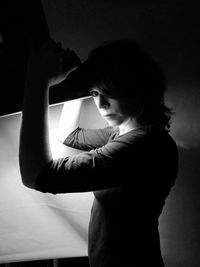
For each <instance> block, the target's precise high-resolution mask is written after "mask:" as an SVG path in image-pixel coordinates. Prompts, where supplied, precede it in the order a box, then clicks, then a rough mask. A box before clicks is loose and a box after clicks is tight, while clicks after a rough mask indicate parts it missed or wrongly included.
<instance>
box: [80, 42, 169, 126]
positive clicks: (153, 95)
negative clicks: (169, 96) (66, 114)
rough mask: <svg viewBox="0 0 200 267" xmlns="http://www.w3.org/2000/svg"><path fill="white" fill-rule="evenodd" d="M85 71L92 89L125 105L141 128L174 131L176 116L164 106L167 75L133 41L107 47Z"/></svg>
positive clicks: (90, 58)
mask: <svg viewBox="0 0 200 267" xmlns="http://www.w3.org/2000/svg"><path fill="white" fill-rule="evenodd" d="M83 69H84V72H85V74H84V75H85V77H87V81H88V86H89V88H92V87H97V88H99V89H100V90H102V91H103V92H104V93H106V94H108V95H109V96H110V97H113V98H116V99H120V100H121V101H124V102H125V103H126V104H127V108H128V110H129V111H130V113H131V114H132V115H133V116H134V117H136V119H137V121H138V122H139V123H140V124H141V125H143V126H145V125H154V124H157V125H160V126H164V127H165V128H166V129H169V128H170V118H171V115H172V113H173V112H172V111H171V109H170V108H168V107H167V106H166V105H165V103H164V93H165V91H166V82H165V77H164V74H163V71H162V69H161V67H160V66H159V64H158V63H157V62H156V61H155V60H154V59H153V58H152V57H151V56H150V55H149V54H148V53H147V52H146V51H145V49H144V48H143V47H142V46H141V45H139V44H138V43H136V42H135V41H133V40H118V41H112V42H109V43H104V44H103V45H101V46H99V47H97V48H95V49H94V50H93V51H92V52H91V53H90V54H89V56H88V58H87V60H86V61H85V62H84V63H83Z"/></svg>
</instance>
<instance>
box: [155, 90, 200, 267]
mask: <svg viewBox="0 0 200 267" xmlns="http://www.w3.org/2000/svg"><path fill="white" fill-rule="evenodd" d="M188 89H190V90H188ZM198 89H199V88H198V87H196V89H195V90H194V89H193V90H191V88H189V87H188V88H182V90H178V89H177V90H176V91H175V90H174V91H173V92H172V91H171V96H170V98H171V99H170V100H171V101H170V103H172V104H173V106H174V107H175V111H176V113H177V115H176V116H175V117H176V118H175V121H174V122H175V123H174V126H173V127H174V128H173V129H172V135H173V136H174V138H175V140H176V142H177V144H178V151H179V172H178V176H177V180H176V183H175V186H174V187H173V188H172V191H171V194H170V196H169V198H168V199H167V201H166V205H165V207H164V210H163V213H162V216H161V217H160V237H161V249H162V254H163V258H164V261H165V264H166V267H199V266H200V253H199V251H200V213H199V210H200V135H199V130H200V129H199V127H200V123H199V120H200V95H199V94H200V92H199V90H198Z"/></svg>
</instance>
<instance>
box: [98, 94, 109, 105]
mask: <svg viewBox="0 0 200 267" xmlns="http://www.w3.org/2000/svg"><path fill="white" fill-rule="evenodd" d="M95 102H96V105H97V107H98V108H99V109H108V108H109V106H110V104H109V101H108V99H107V98H106V97H105V96H103V95H101V94H99V95H98V96H97V97H96V99H95Z"/></svg>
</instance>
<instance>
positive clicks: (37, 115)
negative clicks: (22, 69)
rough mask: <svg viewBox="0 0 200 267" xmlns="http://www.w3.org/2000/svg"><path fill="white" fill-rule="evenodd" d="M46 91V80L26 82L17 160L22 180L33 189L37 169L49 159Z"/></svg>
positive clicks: (37, 172)
mask: <svg viewBox="0 0 200 267" xmlns="http://www.w3.org/2000/svg"><path fill="white" fill-rule="evenodd" d="M48 91H49V89H48V86H47V84H46V83H45V82H41V81H40V82H38V83H34V84H33V83H31V82H29V81H27V82H26V85H25V93H24V102H23V110H22V123H21V132H20V149H19V163H20V171H21V175H22V181H23V183H24V184H25V185H26V186H28V187H31V188H35V181H36V178H37V176H38V174H39V172H40V170H41V169H42V168H43V166H45V165H46V164H47V163H48V162H49V161H50V160H51V159H52V155H51V151H50V145H49V129H48V104H49V103H48V102H49V100H48Z"/></svg>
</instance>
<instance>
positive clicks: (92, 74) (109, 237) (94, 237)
mask: <svg viewBox="0 0 200 267" xmlns="http://www.w3.org/2000/svg"><path fill="white" fill-rule="evenodd" d="M63 59H64V60H65V67H63V64H62V63H63ZM72 71H73V74H74V77H75V79H78V80H79V82H80V83H81V84H82V88H83V89H84V90H87V91H88V93H89V92H90V94H91V96H92V97H93V98H94V101H95V103H96V106H97V108H98V110H99V112H100V114H101V115H102V116H103V117H104V118H105V119H106V121H107V122H108V127H106V128H104V129H95V130H91V129H81V128H80V127H79V125H78V117H79V112H80V109H81V101H79V104H77V109H76V113H75V114H71V115H72V116H73V117H74V119H73V121H71V120H70V121H69V122H68V121H66V125H67V126H69V127H68V129H70V131H71V132H67V133H66V135H67V136H66V138H65V139H64V144H66V145H68V146H71V147H74V148H78V149H81V150H84V151H83V152H82V153H80V154H78V155H76V156H67V155H66V157H65V158H61V159H57V160H53V159H52V155H51V151H50V147H49V133H48V92H49V87H50V86H52V85H54V84H56V83H58V82H60V81H62V80H63V79H65V78H66V76H67V75H68V74H69V73H70V72H72ZM165 90H166V85H165V79H164V75H163V72H162V70H161V69H160V67H159V65H158V64H157V63H156V62H155V61H154V60H153V59H152V58H151V57H150V56H149V55H148V54H147V53H146V51H145V50H144V49H143V48H142V47H141V46H139V45H138V44H137V43H136V42H134V41H132V40H120V41H113V42H110V43H105V44H103V45H102V46H100V47H98V48H96V49H94V50H93V51H92V53H91V54H90V55H89V56H88V59H87V60H86V61H85V62H84V63H83V64H80V60H79V58H78V57H77V56H76V54H75V53H74V52H73V51H72V50H69V49H68V50H67V51H65V50H64V49H62V47H60V45H59V44H56V43H55V42H53V41H50V42H48V43H46V44H45V45H44V46H43V47H42V48H41V49H40V51H39V52H37V53H36V52H32V55H31V57H30V61H29V66H28V72H27V80H26V86H25V94H24V105H23V112H22V115H23V116H22V124H21V134H20V150H19V161H20V170H21V175H22V181H23V183H24V184H25V185H26V186H28V187H30V188H33V189H36V190H39V191H42V192H49V193H53V194H57V193H69V192H70V193H71V192H87V191H93V192H94V203H93V207H92V211H91V219H90V224H89V231H88V234H89V236H88V256H89V262H90V266H91V267H119V266H120V267H126V266H137V267H146V266H158V267H163V266H164V263H163V260H162V256H161V251H160V239H159V231H158V219H159V216H160V214H161V212H162V209H163V206H164V203H165V200H166V197H167V196H168V194H169V192H170V189H171V187H172V186H173V185H174V182H175V178H176V175H177V168H178V155H177V147H176V144H175V142H174V141H173V139H172V137H171V136H170V135H169V129H170V124H169V121H170V117H171V111H170V109H169V108H168V107H166V105H165V103H164V93H165ZM67 94H68V91H67V89H66V95H67ZM68 123H69V125H68ZM30 138H31V142H30Z"/></svg>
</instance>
